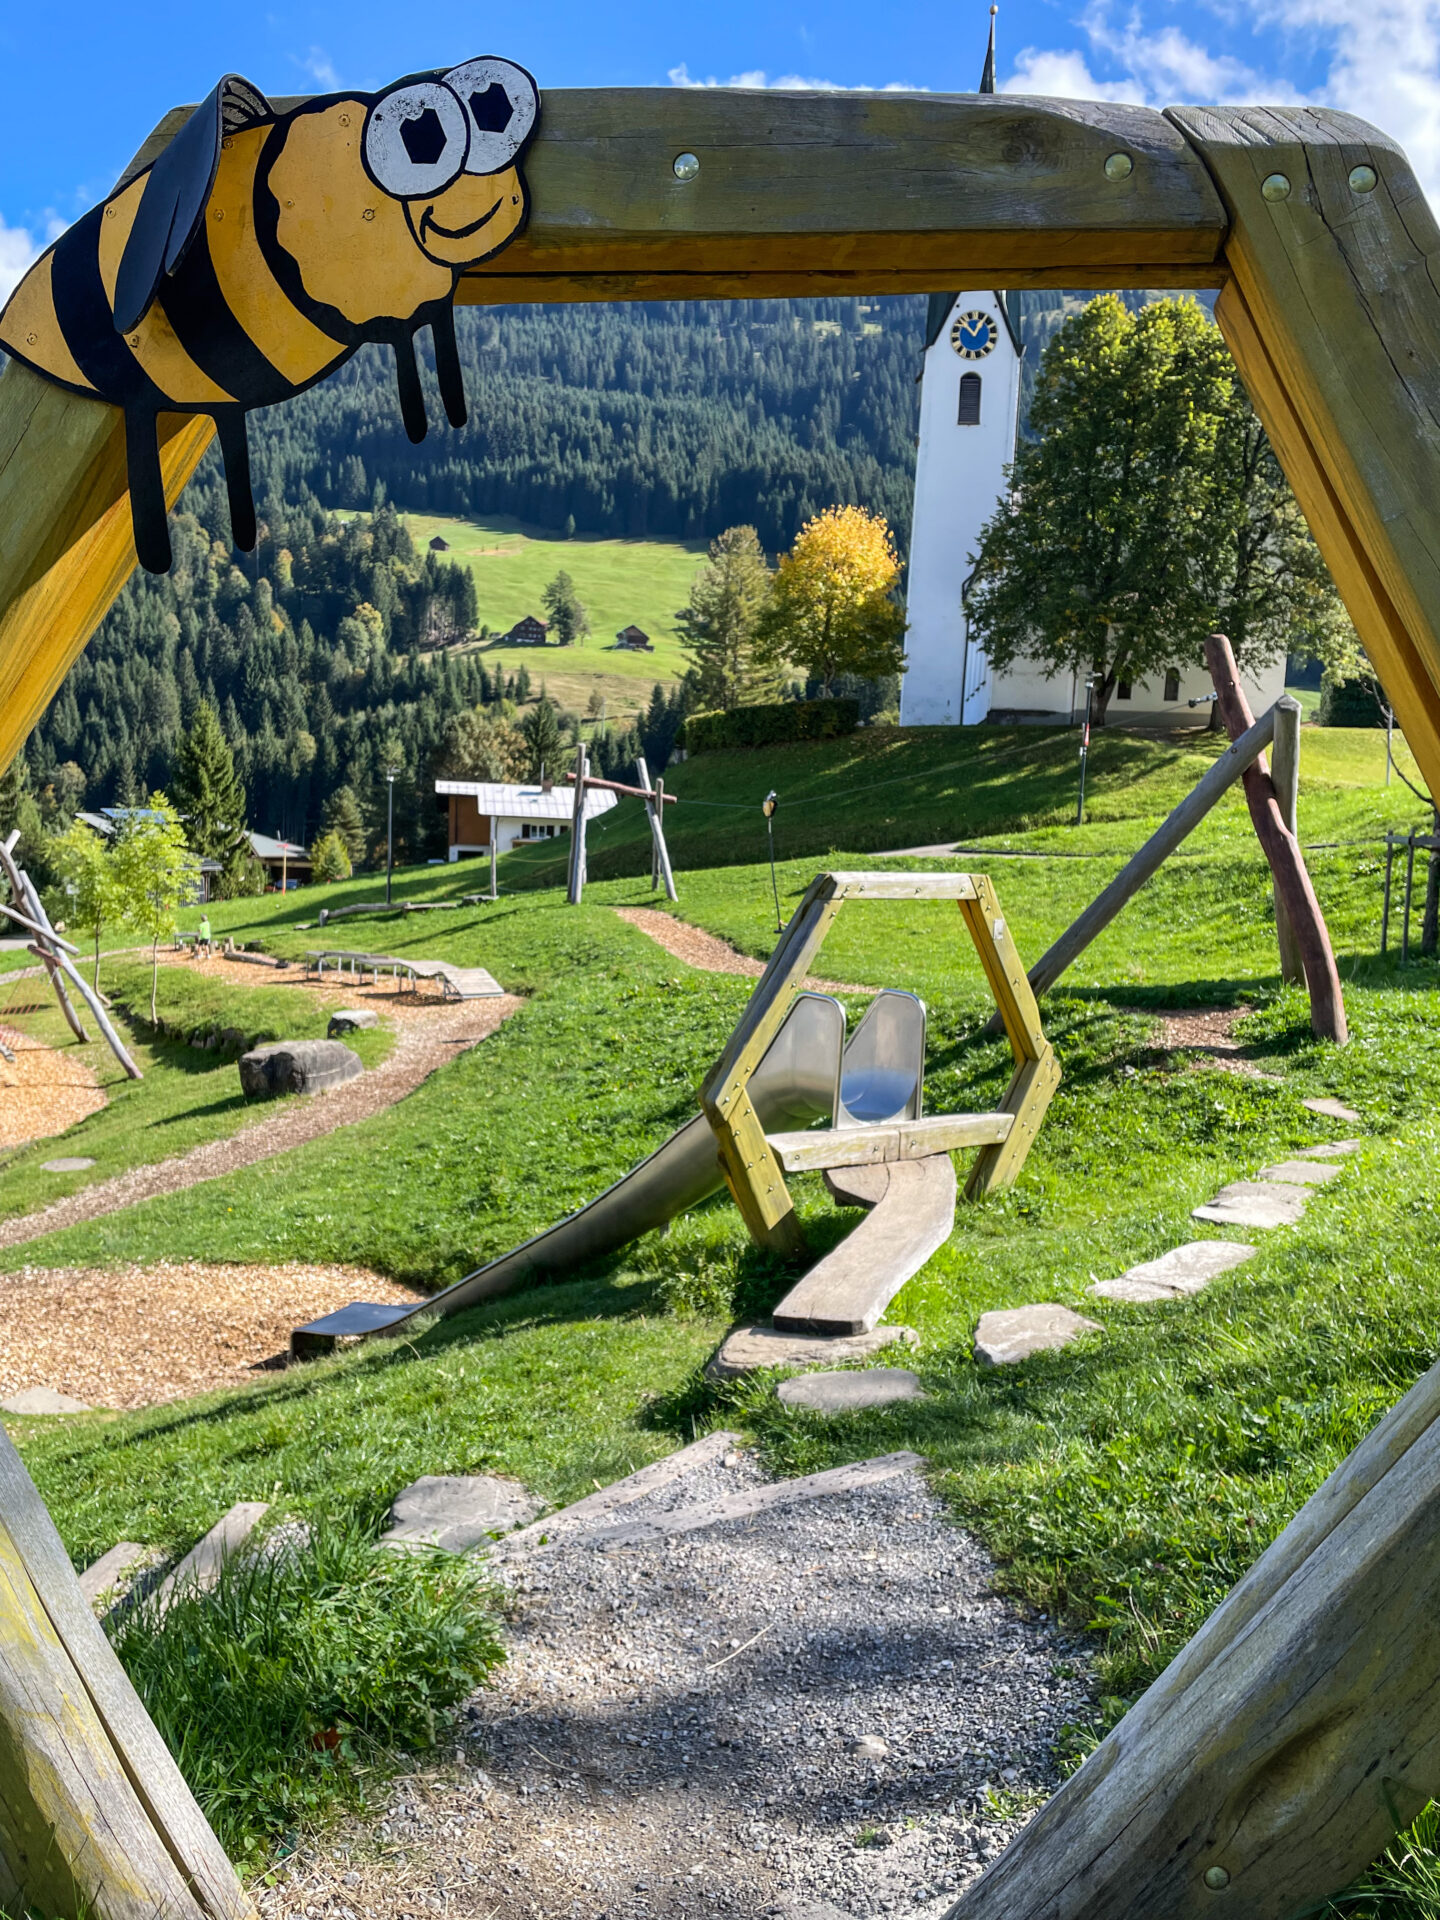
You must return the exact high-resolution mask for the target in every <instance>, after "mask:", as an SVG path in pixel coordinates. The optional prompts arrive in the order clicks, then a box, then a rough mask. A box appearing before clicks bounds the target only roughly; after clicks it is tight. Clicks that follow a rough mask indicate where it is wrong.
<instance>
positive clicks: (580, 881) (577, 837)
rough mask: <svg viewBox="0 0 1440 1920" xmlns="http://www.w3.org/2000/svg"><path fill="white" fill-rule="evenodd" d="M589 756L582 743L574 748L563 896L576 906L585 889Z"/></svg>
mask: <svg viewBox="0 0 1440 1920" xmlns="http://www.w3.org/2000/svg"><path fill="white" fill-rule="evenodd" d="M589 771H590V757H589V755H588V754H587V753H586V751H585V748H584V746H583V745H581V746H578V747H576V749H575V804H574V807H573V808H572V809H571V814H570V877H569V884H568V886H567V887H566V889H565V898H566V900H567V901H568V903H569V904H570V905H571V906H572V907H578V906H579V904H580V900H581V896H582V895H583V893H584V891H585V779H586V775H587V774H588V773H589Z"/></svg>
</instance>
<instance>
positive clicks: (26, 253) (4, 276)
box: [0, 220, 53, 306]
mask: <svg viewBox="0 0 1440 1920" xmlns="http://www.w3.org/2000/svg"><path fill="white" fill-rule="evenodd" d="M51 237H52V238H53V235H52V236H51ZM40 247H41V242H40V241H38V240H37V239H36V238H35V236H34V235H33V234H32V233H31V232H30V231H29V229H28V228H27V227H7V226H6V224H5V222H4V220H0V306H4V304H5V302H6V301H7V300H8V299H9V298H10V295H11V294H12V293H13V292H14V290H15V288H16V287H17V286H18V285H19V282H20V277H21V275H22V274H23V273H24V271H25V269H26V268H27V267H28V266H29V264H30V262H31V261H32V260H33V259H34V258H35V256H36V254H37V253H39V251H40Z"/></svg>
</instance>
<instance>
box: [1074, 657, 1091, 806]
mask: <svg viewBox="0 0 1440 1920" xmlns="http://www.w3.org/2000/svg"><path fill="white" fill-rule="evenodd" d="M1094 697H1095V676H1094V674H1093V673H1087V674H1086V676H1085V731H1084V732H1083V733H1082V734H1081V736H1080V798H1079V799H1078V800H1077V801H1076V803H1075V824H1076V826H1077V827H1083V826H1084V824H1085V762H1086V759H1087V758H1088V757H1089V753H1090V707H1091V702H1092V701H1093V700H1094Z"/></svg>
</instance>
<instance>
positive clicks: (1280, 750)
mask: <svg viewBox="0 0 1440 1920" xmlns="http://www.w3.org/2000/svg"><path fill="white" fill-rule="evenodd" d="M1217 711H1218V702H1217ZM1270 778H1271V779H1272V780H1273V781H1274V782H1275V797H1276V799H1277V800H1278V801H1279V803H1280V818H1281V819H1282V820H1283V821H1284V822H1285V829H1286V831H1287V832H1288V833H1289V835H1290V837H1291V839H1292V840H1297V841H1298V836H1299V833H1300V817H1299V808H1300V702H1299V701H1298V700H1293V699H1291V697H1290V696H1289V694H1286V695H1285V696H1284V698H1283V699H1280V700H1277V701H1276V702H1275V744H1274V748H1273V750H1272V752H1271V755H1270ZM1274 907H1275V939H1276V943H1277V945H1278V946H1279V948H1280V978H1281V979H1282V980H1284V981H1286V982H1287V984H1288V985H1290V986H1292V987H1300V986H1304V984H1305V956H1304V955H1303V954H1302V953H1301V951H1300V942H1299V939H1298V938H1297V937H1296V933H1295V929H1294V927H1292V926H1291V924H1290V915H1289V914H1288V913H1287V912H1286V911H1285V902H1284V901H1283V900H1282V899H1281V898H1280V889H1279V887H1278V886H1277V887H1276V888H1275V889H1274Z"/></svg>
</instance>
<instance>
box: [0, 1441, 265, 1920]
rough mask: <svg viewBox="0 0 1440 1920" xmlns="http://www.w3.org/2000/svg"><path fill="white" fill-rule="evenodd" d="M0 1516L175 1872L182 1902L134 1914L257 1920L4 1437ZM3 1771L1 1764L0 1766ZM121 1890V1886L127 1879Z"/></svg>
mask: <svg viewBox="0 0 1440 1920" xmlns="http://www.w3.org/2000/svg"><path fill="white" fill-rule="evenodd" d="M0 1516H3V1522H4V1529H5V1532H6V1534H7V1535H8V1537H9V1539H10V1540H11V1541H12V1542H13V1545H14V1549H15V1553H16V1556H17V1557H18V1560H19V1563H20V1565H21V1567H22V1569H23V1572H24V1575H25V1577H26V1578H27V1579H28V1580H29V1582H30V1584H31V1585H32V1587H33V1589H34V1591H35V1594H36V1595H37V1597H38V1600H39V1602H40V1604H41V1606H42V1607H43V1611H44V1615H45V1619H46V1620H47V1621H48V1622H49V1625H50V1627H51V1628H52V1629H53V1631H54V1635H55V1638H56V1639H57V1640H58V1641H59V1643H60V1644H61V1645H62V1646H63V1649H64V1653H65V1656H66V1658H67V1659H68V1660H69V1662H70V1664H71V1666H72V1667H73V1669H74V1672H75V1674H76V1675H77V1676H78V1679H79V1682H80V1683H81V1685H82V1687H83V1691H84V1694H85V1696H86V1698H88V1701H89V1703H90V1706H91V1708H92V1709H93V1711H94V1713H95V1715H96V1717H97V1718H98V1721H99V1723H100V1725H101V1726H102V1727H103V1729H104V1732H105V1736H106V1738H107V1740H108V1742H109V1744H110V1747H111V1748H112V1749H113V1751H114V1754H115V1756H116V1761H117V1767H118V1770H119V1771H120V1772H121V1774H122V1776H123V1778H124V1779H125V1780H128V1782H129V1784H130V1787H131V1788H132V1789H133V1792H134V1794H135V1796H136V1798H137V1799H138V1801H139V1803H140V1805H141V1806H142V1807H143V1809H144V1812H145V1816H146V1818H147V1820H148V1822H149V1824H150V1826H151V1827H152V1828H153V1829H154V1832H155V1834H156V1835H158V1836H159V1839H160V1841H161V1842H162V1843H163V1847H162V1852H163V1854H164V1855H165V1857H166V1858H167V1859H169V1860H170V1861H172V1862H173V1863H174V1869H175V1876H176V1878H177V1879H178V1884H179V1886H180V1889H181V1893H182V1894H184V1896H185V1897H184V1899H183V1900H182V1901H181V1902H180V1904H178V1905H174V1906H173V1907H170V1906H166V1905H164V1904H161V1903H160V1901H159V1899H158V1897H157V1898H156V1899H155V1900H152V1902H151V1904H149V1905H148V1906H145V1907H143V1908H139V1907H137V1908H136V1909H135V1910H134V1911H135V1913H136V1915H137V1916H138V1915H139V1914H141V1913H143V1914H144V1915H145V1916H146V1920H156V1916H168V1915H170V1914H171V1913H173V1914H175V1915H177V1916H178V1915H182V1914H183V1915H185V1916H186V1917H187V1920H189V1917H190V1916H192V1915H193V1914H195V1913H197V1912H198V1913H203V1914H204V1915H205V1916H206V1920H254V1908H253V1907H252V1906H251V1904H250V1902H249V1900H248V1899H247V1898H246V1897H245V1894H244V1893H243V1892H242V1890H241V1887H240V1883H239V1881H238V1880H237V1879H236V1878H235V1874H234V1871H233V1869H232V1868H231V1866H230V1863H229V1861H228V1860H227V1859H226V1858H225V1854H224V1852H223V1850H222V1848H221V1847H220V1845H219V1843H218V1841H217V1840H216V1839H215V1836H214V1834H213V1833H211V1831H210V1828H209V1826H208V1825H207V1824H206V1821H205V1818H204V1815H203V1814H202V1813H201V1812H200V1809H199V1808H198V1807H197V1806H196V1804H195V1801H194V1798H193V1796H192V1795H191V1792H190V1789H189V1787H188V1786H186V1784H185V1781H184V1779H183V1778H182V1777H181V1774H180V1770H179V1768H178V1767H177V1766H176V1765H175V1762H174V1760H173V1759H172V1758H171V1755H170V1751H169V1749H168V1748H167V1747H166V1745H165V1742H164V1741H163V1740H162V1739H161V1738H160V1736H159V1734H158V1733H157V1732H156V1730H155V1727H154V1725H153V1724H152V1722H151V1720H150V1717H149V1715H148V1714H147V1713H146V1712H145V1709H144V1707H143V1706H142V1705H141V1704H140V1701H139V1699H138V1698H137V1697H136V1694H135V1690H134V1688H133V1687H132V1686H131V1684H130V1681H129V1678H128V1677H127V1675H126V1673H125V1670H124V1668H123V1667H122V1666H121V1665H120V1662H119V1661H118V1660H117V1659H116V1657H115V1652H114V1649H113V1648H112V1647H111V1645H110V1642H109V1641H108V1640H107V1639H106V1637H105V1634H104V1631H103V1630H102V1628H101V1626H100V1623H99V1622H98V1621H97V1620H96V1618H95V1616H94V1614H93V1613H92V1612H91V1610H90V1606H89V1603H88V1602H87V1600H86V1599H85V1596H84V1594H83V1593H82V1592H81V1591H80V1583H79V1581H78V1580H77V1578H76V1576H75V1570H74V1568H73V1567H72V1566H71V1564H70V1556H69V1555H68V1554H67V1553H66V1551H65V1547H64V1545H63V1543H62V1542H61V1539H60V1535H59V1534H58V1533H57V1532H56V1529H55V1523H54V1521H53V1520H52V1519H51V1518H50V1515H49V1513H48V1512H47V1510H46V1508H45V1504H44V1502H43V1501H42V1500H41V1498H40V1496H39V1494H38V1493H37V1492H36V1491H35V1487H34V1484H33V1483H32V1481H31V1479H30V1476H29V1475H28V1474H27V1473H26V1471H25V1468H24V1466H23V1465H22V1464H21V1461H20V1456H19V1455H18V1454H17V1453H16V1451H15V1448H14V1447H13V1445H12V1444H11V1442H10V1441H9V1439H8V1438H7V1437H6V1436H5V1435H4V1434H3V1432H0ZM16 1578H18V1576H16ZM9 1612H10V1609H9V1606H8V1604H7V1607H6V1608H4V1609H0V1617H4V1616H6V1615H9ZM19 1617H20V1616H19V1614H15V1615H13V1619H18V1618H19ZM7 1661H8V1656H7V1660H6V1661H0V1667H3V1666H5V1665H6V1664H7ZM16 1733H17V1728H16V1725H15V1723H14V1722H13V1721H12V1722H10V1724H9V1734H8V1735H5V1736H0V1737H4V1738H6V1739H7V1741H8V1740H9V1739H10V1738H12V1737H13V1736H14V1735H15V1734H16ZM16 1750H17V1751H18V1753H19V1755H20V1756H22V1758H21V1759H20V1760H17V1762H16V1764H17V1765H18V1764H22V1763H23V1754H24V1752H25V1750H26V1745H25V1741H24V1739H23V1738H22V1739H20V1740H19V1741H18V1743H17V1745H16ZM8 1764H9V1763H8V1762H0V1765H8ZM137 1845H138V1846H141V1851H140V1852H138V1853H137V1854H136V1856H135V1857H136V1858H137V1859H138V1860H141V1861H142V1862H143V1860H144V1859H145V1857H146V1855H145V1852H144V1850H143V1844H142V1843H140V1842H137ZM119 1884H121V1885H123V1884H124V1882H123V1880H122V1881H121V1882H120V1883H119ZM167 1884H174V1882H173V1881H172V1882H170V1883H167V1880H166V1876H165V1872H164V1867H163V1863H162V1864H158V1865H157V1866H156V1868H155V1879H154V1886H153V1887H152V1889H151V1891H152V1892H153V1893H155V1894H156V1895H157V1896H158V1894H159V1892H160V1890H162V1889H164V1888H165V1887H166V1886H167ZM186 1889H188V1890H189V1891H188V1893H186V1892H185V1890H186ZM166 1897H167V1898H168V1897H169V1896H168V1894H167V1896H166ZM177 1899H179V1896H178V1895H177ZM37 1904H40V1905H43V1902H39V1901H37ZM51 1911H63V1909H54V1908H52V1909H51ZM93 1911H94V1912H95V1913H96V1914H97V1915H98V1914H102V1913H109V1912H112V1911H118V1912H119V1913H122V1914H126V1915H127V1920H128V1914H129V1910H127V1909H125V1908H123V1907H122V1908H119V1909H118V1910H116V1909H110V1908H106V1907H103V1906H101V1905H100V1904H99V1903H98V1901H97V1903H96V1904H95V1906H94V1908H93Z"/></svg>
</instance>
